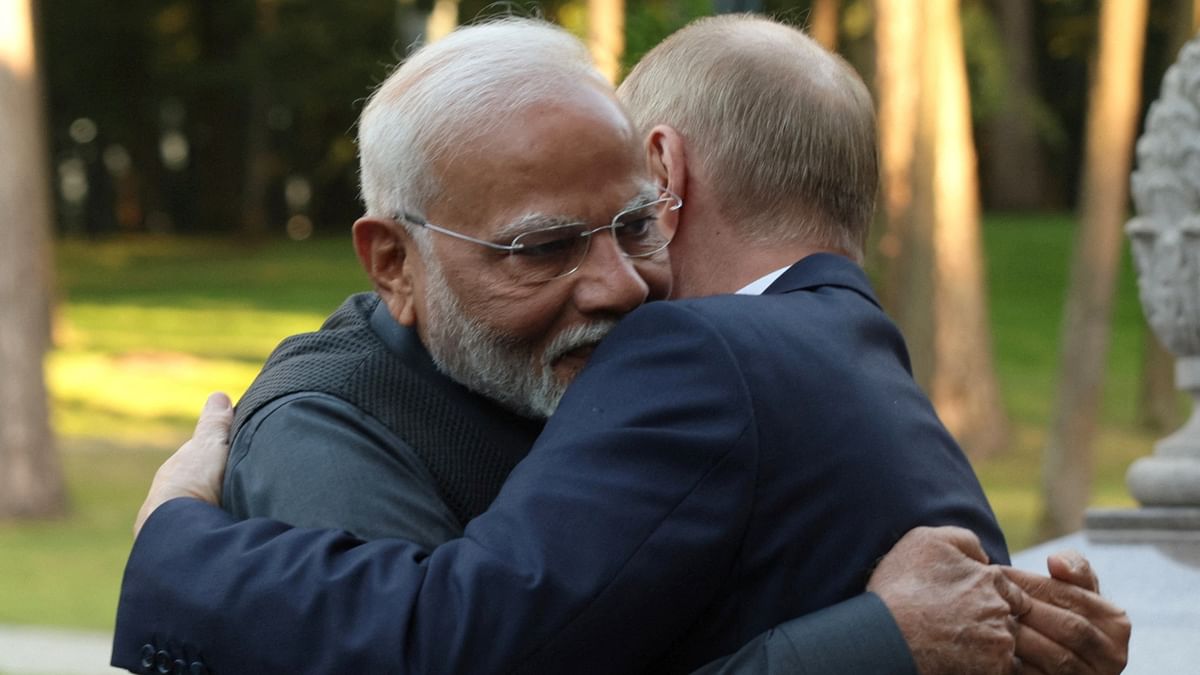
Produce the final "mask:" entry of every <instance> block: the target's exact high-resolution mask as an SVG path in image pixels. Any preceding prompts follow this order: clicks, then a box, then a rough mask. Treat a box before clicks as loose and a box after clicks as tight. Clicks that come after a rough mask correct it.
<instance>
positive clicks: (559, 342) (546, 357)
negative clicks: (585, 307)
mask: <svg viewBox="0 0 1200 675" xmlns="http://www.w3.org/2000/svg"><path fill="white" fill-rule="evenodd" d="M616 325H617V322H616V321H615V320H613V319H605V320H601V321H595V322H593V323H585V324H580V325H578V326H572V327H570V328H568V329H566V330H564V331H563V332H561V333H559V334H558V335H556V336H554V340H553V341H551V342H550V346H548V347H546V350H545V351H544V352H542V365H543V366H545V367H547V368H549V367H550V366H551V365H553V364H554V362H555V361H557V360H559V359H560V358H562V357H563V356H564V355H565V354H567V353H568V352H572V351H575V350H576V349H580V348H582V347H594V346H596V345H597V344H599V342H600V341H601V340H603V339H604V336H605V335H608V332H609V331H611V330H612V329H613V328H615V327H616Z"/></svg>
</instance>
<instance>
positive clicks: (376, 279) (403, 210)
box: [113, 16, 1130, 675]
mask: <svg viewBox="0 0 1200 675" xmlns="http://www.w3.org/2000/svg"><path fill="white" fill-rule="evenodd" d="M873 110H874V109H873V105H872V102H871V99H870V96H869V94H868V92H867V89H866V87H865V86H864V84H863V83H862V81H861V79H860V78H859V77H858V75H857V74H856V73H855V72H854V71H853V70H852V69H851V68H850V67H849V66H848V65H847V64H846V63H845V62H843V61H842V60H841V59H839V58H838V57H837V56H835V55H832V54H830V53H828V52H826V51H824V50H823V49H822V48H821V47H819V46H818V45H816V43H815V42H813V41H812V40H811V39H810V38H808V37H807V36H805V35H804V34H803V33H802V32H800V31H797V30H795V29H793V28H791V27H788V26H784V25H782V24H779V23H775V22H772V21H769V20H766V19H763V18H757V17H751V16H725V17H720V18H710V19H703V20H700V21H697V22H695V23H693V24H691V25H690V26H688V27H686V28H684V29H682V30H680V31H679V32H677V33H675V34H674V35H672V36H671V37H669V38H667V39H666V40H665V41H664V42H663V43H662V44H661V45H659V46H658V47H656V48H655V49H654V50H653V51H651V52H650V53H649V54H648V55H647V56H646V57H645V58H644V59H643V61H642V62H641V63H639V64H638V66H637V67H636V68H635V69H634V70H633V71H632V73H630V75H629V77H628V78H627V79H626V80H625V82H624V83H623V84H622V85H621V86H620V88H619V89H618V90H617V91H615V92H614V91H613V90H612V88H611V86H610V85H609V84H608V83H607V82H606V81H605V80H604V79H603V77H601V76H600V75H599V73H598V72H597V71H596V70H595V69H594V67H593V65H592V64H591V62H590V59H589V58H588V54H587V51H586V49H585V48H584V46H583V45H582V44H581V43H580V42H579V41H578V40H577V39H576V38H574V37H573V36H571V35H570V34H568V33H566V32H565V31H563V30H561V29H559V28H557V27H555V26H553V25H550V24H547V23H544V22H541V21H536V20H528V19H504V20H499V21H494V22H490V23H484V24H479V25H475V26H470V27H466V28H461V29H459V30H457V31H456V32H454V33H453V34H451V35H450V36H449V37H447V38H445V39H443V40H441V41H439V42H437V43H434V44H432V45H429V46H425V47H423V48H421V49H419V50H417V51H416V52H414V53H413V54H412V55H411V56H410V57H409V58H408V59H407V60H406V61H405V62H404V63H403V64H402V65H401V66H400V67H399V68H398V69H396V70H395V71H394V72H393V73H392V75H391V76H390V77H388V78H387V80H386V81H385V82H383V84H382V85H380V86H379V88H378V89H377V90H376V91H375V92H374V93H373V95H372V96H371V98H370V101H369V102H368V103H367V105H366V107H365V109H364V111H363V113H362V117H361V119H360V123H359V130H358V133H359V139H358V140H359V157H360V174H361V182H362V197H363V201H364V204H365V215H363V217H362V218H360V219H359V220H358V221H357V222H355V223H354V228H353V240H354V246H355V250H356V251H357V253H358V258H359V260H360V261H361V263H362V266H363V268H364V269H365V270H366V272H367V275H368V276H369V277H370V279H371V281H372V283H373V285H374V292H372V293H364V294H361V295H356V296H352V297H351V298H349V299H347V301H346V302H345V303H344V304H343V305H342V307H341V308H339V309H338V310H337V311H336V312H334V313H333V315H331V316H330V317H329V319H328V320H327V321H326V323H325V325H324V326H323V327H322V328H321V330H319V331H317V332H315V333H309V334H305V335H298V336H293V337H291V338H288V339H287V340H285V341H284V342H283V343H282V344H281V345H280V346H279V347H278V348H277V349H276V351H275V353H274V354H272V356H271V357H270V359H269V360H268V361H267V363H266V365H265V366H264V368H263V370H262V372H261V374H260V375H259V377H258V379H257V380H256V381H255V382H254V384H253V385H252V386H251V387H250V389H249V390H248V391H247V392H246V394H245V395H244V396H243V397H242V398H241V400H240V401H239V404H238V407H237V411H236V414H235V413H234V411H233V410H232V409H231V408H230V404H229V401H228V399H227V398H225V397H224V396H222V395H215V396H214V397H212V398H210V400H209V402H208V404H207V405H206V407H205V410H204V412H203V413H202V414H201V418H200V421H199V423H198V425H197V428H196V434H195V436H194V437H193V438H192V439H191V440H190V441H188V443H186V444H185V445H184V446H183V447H182V448H180V450H179V451H178V452H177V453H176V454H175V455H174V456H172V458H171V459H169V460H168V461H167V463H166V464H164V466H163V467H162V468H161V469H160V470H159V472H158V474H157V476H156V477H155V480H154V483H153V485H152V486H151V489H150V494H149V496H148V497H147V500H146V503H145V504H144V506H143V508H142V511H141V513H140V514H139V517H138V522H137V525H136V531H137V532H138V534H137V537H136V540H135V543H134V547H133V551H132V553H131V556H130V560H129V563H128V566H127V568H126V572H125V578H124V582H123V585H122V591H121V598H120V606H119V609H118V616H117V627H116V635H115V642H114V648H113V665H116V666H119V667H121V668H126V669H129V670H132V671H135V672H158V673H171V672H183V673H192V674H194V675H200V674H201V673H213V674H215V675H226V674H228V673H350V672H361V673H383V672H397V673H407V672H413V673H437V674H443V673H503V672H513V671H520V672H530V673H633V672H649V673H671V672H680V673H684V672H704V673H921V674H923V675H924V674H930V673H1002V672H1028V673H1114V672H1119V671H1120V670H1121V669H1122V668H1123V666H1124V663H1125V657H1126V649H1127V645H1128V640H1129V633H1130V626H1129V622H1128V619H1127V618H1126V617H1125V615H1124V613H1123V612H1122V611H1121V610H1120V609H1118V608H1116V607H1113V606H1112V605H1111V604H1109V603H1108V602H1106V601H1105V600H1103V599H1102V598H1101V597H1100V596H1099V594H1098V587H1097V583H1098V582H1097V580H1096V578H1095V576H1094V575H1093V574H1092V572H1091V571H1090V569H1089V567H1088V565H1087V562H1086V561H1085V560H1083V559H1082V558H1081V557H1080V556H1078V555H1077V554H1073V553H1070V552H1066V553H1063V554H1061V555H1056V556H1053V557H1051V559H1050V561H1049V567H1050V569H1049V571H1050V576H1047V577H1043V576H1038V575H1032V574H1028V573H1022V572H1017V571H1015V570H1011V569H1009V568H1007V567H1004V564H1005V563H1007V562H1008V552H1007V550H1006V545H1005V542H1004V538H1003V535H1002V534H1001V532H1000V529H999V527H998V525H997V524H996V521H995V517H994V516H993V514H992V511H991V508H990V506H989V505H988V503H987V499H986V497H985V496H984V494H983V492H982V490H981V488H980V486H979V484H978V482H977V480H976V478H975V475H974V473H973V472H972V470H971V467H970V465H969V464H968V462H967V460H966V458H965V457H964V455H963V453H962V451H961V450H960V448H959V447H958V445H957V444H956V443H955V441H954V439H953V438H951V436H950V435H949V434H948V433H947V432H946V430H945V429H944V427H943V426H942V424H941V422H940V421H939V420H938V418H937V415H936V413H935V412H934V410H933V408H932V406H931V405H930V404H929V401H928V400H927V398H926V397H925V395H924V394H923V393H922V392H921V390H920V389H919V388H918V387H917V385H916V384H915V383H914V381H913V379H912V376H911V373H910V369H909V363H908V355H907V352H906V350H905V346H904V342H903V339H902V337H901V336H900V334H899V332H898V331H897V330H896V328H895V326H894V325H893V324H892V323H891V321H890V320H889V319H888V318H887V316H886V315H885V314H884V312H883V311H882V310H881V309H880V307H879V304H878V302H877V300H876V298H875V295H874V293H873V291H872V289H871V287H870V285H869V283H868V281H867V278H866V276H865V274H864V273H863V271H862V269H861V267H860V263H861V261H862V253H863V246H864V244H865V241H866V238H867V230H868V226H869V223H870V221H871V219H872V217H873V213H874V206H875V195H876V189H877V181H878V166H877V159H876V157H877V147H876V145H877V144H876V137H875V119H874V112H873Z"/></svg>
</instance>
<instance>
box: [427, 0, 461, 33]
mask: <svg viewBox="0 0 1200 675" xmlns="http://www.w3.org/2000/svg"><path fill="white" fill-rule="evenodd" d="M457 26H458V0H436V2H434V3H433V11H432V12H430V13H429V20H428V21H426V22H425V41H426V42H437V41H438V40H441V39H442V38H444V37H446V36H447V35H449V34H450V33H451V32H453V31H454V29H455V28H456V27H457Z"/></svg>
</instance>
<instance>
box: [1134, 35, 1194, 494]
mask: <svg viewBox="0 0 1200 675" xmlns="http://www.w3.org/2000/svg"><path fill="white" fill-rule="evenodd" d="M1137 159H1138V168H1137V170H1136V171H1134V172H1133V177H1132V190H1133V199H1134V204H1135V206H1136V211H1137V216H1136V217H1135V218H1133V219H1132V220H1130V221H1129V223H1128V224H1127V225H1126V226H1125V232H1126V233H1127V234H1128V235H1129V239H1130V241H1131V242H1132V245H1133V260H1134V265H1135V267H1136V269H1137V275H1138V291H1139V295H1140V297H1141V301H1142V309H1143V310H1144V311H1145V313H1146V320H1147V321H1148V322H1149V324H1150V326H1151V328H1153V329H1154V333H1155V334H1156V335H1157V336H1158V338H1159V339H1160V340H1162V343H1163V344H1164V345H1165V346H1166V347H1167V349H1169V350H1170V351H1171V353H1173V354H1174V355H1175V356H1176V363H1175V380H1176V384H1177V386H1178V387H1179V389H1181V390H1183V391H1186V392H1188V393H1189V394H1191V396H1192V398H1193V400H1194V404H1193V409H1192V415H1191V418H1190V419H1188V421H1187V422H1186V423H1185V424H1184V425H1183V427H1182V428H1180V429H1179V431H1177V432H1175V433H1174V434H1172V435H1170V436H1168V437H1167V438H1164V439H1162V440H1161V441H1159V442H1158V443H1157V444H1155V446H1154V454H1153V455H1151V456H1149V457H1143V458H1141V459H1139V460H1137V461H1136V462H1134V463H1133V465H1132V466H1130V468H1129V473H1128V474H1127V475H1126V482H1127V484H1128V486H1129V491H1130V492H1131V493H1132V494H1133V496H1134V497H1135V498H1136V499H1137V500H1138V501H1139V502H1140V503H1141V504H1142V505H1143V506H1194V507H1195V506H1200V37H1197V38H1194V39H1193V40H1192V41H1191V42H1189V43H1188V44H1187V45H1186V46H1185V47H1184V48H1183V50H1182V51H1181V52H1180V54H1179V60H1178V61H1176V63H1175V65H1173V66H1171V68H1170V69H1169V70H1168V71H1167V75H1166V77H1165V78H1164V79H1163V85H1162V93H1161V95H1160V96H1159V99H1158V100H1157V101H1155V103H1154V104H1153V105H1152V106H1151V107H1150V112H1149V114H1148V115H1147V116H1146V130H1145V132H1144V133H1143V134H1142V137H1141V139H1139V140H1138V144H1137Z"/></svg>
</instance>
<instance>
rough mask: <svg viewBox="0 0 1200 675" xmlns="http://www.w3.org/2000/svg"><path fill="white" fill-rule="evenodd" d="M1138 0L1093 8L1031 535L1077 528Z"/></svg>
mask: <svg viewBox="0 0 1200 675" xmlns="http://www.w3.org/2000/svg"><path fill="white" fill-rule="evenodd" d="M1146 17H1147V1H1146V0H1102V2H1101V3H1100V31H1099V37H1100V48H1099V53H1098V56H1097V60H1096V62H1095V66H1096V67H1095V72H1094V74H1093V80H1092V90H1091V94H1090V96H1089V101H1088V118H1087V129H1086V132H1085V133H1086V141H1085V142H1086V148H1085V150H1084V167H1083V172H1084V173H1083V185H1082V189H1081V193H1080V207H1081V208H1080V224H1079V231H1078V235H1077V239H1076V243H1075V256H1074V260H1073V261H1072V266H1071V282H1070V285H1069V286H1068V289H1067V302H1066V309H1065V314H1064V320H1063V342H1062V365H1061V371H1060V373H1059V388H1058V400H1057V404H1056V406H1055V414H1054V422H1053V425H1052V427H1051V430H1050V436H1049V439H1048V445H1047V447H1046V455H1045V464H1044V467H1043V476H1042V490H1043V494H1042V496H1043V499H1044V500H1045V512H1044V513H1043V515H1042V521H1041V526H1040V534H1041V535H1042V536H1044V537H1054V536H1058V535H1061V534H1065V533H1067V532H1073V531H1075V530H1077V529H1079V527H1080V526H1081V525H1082V522H1083V511H1084V508H1085V507H1086V506H1087V502H1088V495H1089V492H1090V490H1091V477H1092V455H1093V448H1092V444H1093V441H1094V439H1095V434H1096V417H1097V415H1098V412H1099V406H1100V395H1101V391H1102V388H1103V384H1104V371H1105V359H1106V357H1107V355H1108V342H1109V332H1110V329H1111V326H1110V320H1111V316H1112V303H1113V291H1114V288H1115V286H1116V277H1117V267H1118V265H1117V263H1118V261H1119V257H1120V251H1121V246H1122V243H1123V241H1124V239H1123V236H1122V226H1123V225H1124V222H1125V218H1126V215H1127V207H1128V202H1129V169H1130V162H1131V159H1132V155H1133V144H1134V133H1135V132H1136V129H1137V115H1138V106H1139V101H1140V97H1141V72H1142V54H1143V50H1144V47H1145V41H1146Z"/></svg>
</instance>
